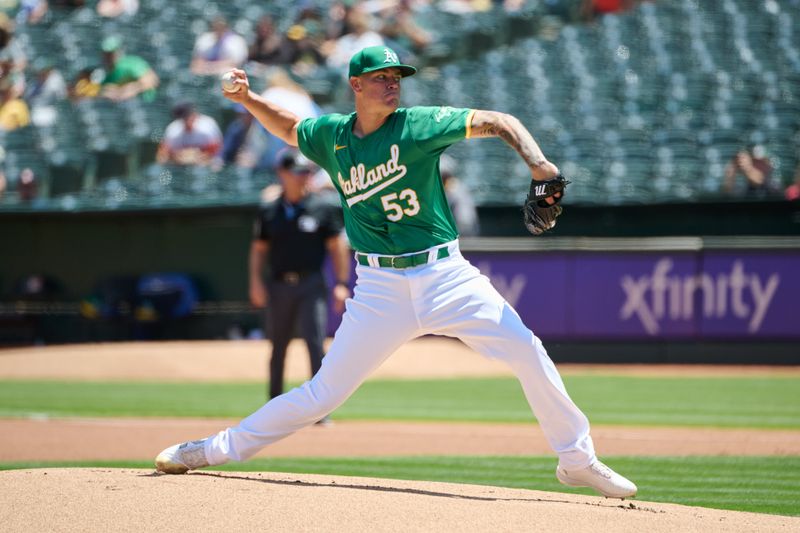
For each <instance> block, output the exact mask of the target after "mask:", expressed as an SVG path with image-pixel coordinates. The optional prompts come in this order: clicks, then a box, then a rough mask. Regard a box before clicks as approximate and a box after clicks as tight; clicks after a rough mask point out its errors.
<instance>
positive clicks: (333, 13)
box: [325, 1, 353, 41]
mask: <svg viewBox="0 0 800 533" xmlns="http://www.w3.org/2000/svg"><path fill="white" fill-rule="evenodd" d="M352 7H353V2H351V1H336V2H331V4H330V6H328V16H327V17H326V18H325V39H326V40H328V41H335V40H336V39H338V38H339V37H342V36H344V35H347V34H348V33H350V27H349V26H348V24H347V16H348V14H349V13H350V10H351V9H352Z"/></svg>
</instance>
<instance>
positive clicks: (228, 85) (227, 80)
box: [220, 71, 242, 93]
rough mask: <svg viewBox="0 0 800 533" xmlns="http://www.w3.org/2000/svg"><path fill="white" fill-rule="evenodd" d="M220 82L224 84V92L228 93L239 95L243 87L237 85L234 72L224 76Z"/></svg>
mask: <svg viewBox="0 0 800 533" xmlns="http://www.w3.org/2000/svg"><path fill="white" fill-rule="evenodd" d="M220 81H221V83H222V90H223V91H225V92H228V93H238V92H239V91H240V90H241V88H242V86H241V85H239V84H238V83H235V81H236V76H234V75H233V72H232V71H231V72H226V73H225V74H223V75H222V79H221V80H220Z"/></svg>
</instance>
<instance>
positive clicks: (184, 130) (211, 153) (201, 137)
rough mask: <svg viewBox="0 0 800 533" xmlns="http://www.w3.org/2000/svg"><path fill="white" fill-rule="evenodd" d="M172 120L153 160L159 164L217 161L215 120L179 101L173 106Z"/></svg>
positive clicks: (209, 163) (219, 134)
mask: <svg viewBox="0 0 800 533" xmlns="http://www.w3.org/2000/svg"><path fill="white" fill-rule="evenodd" d="M172 116H173V117H174V119H175V120H173V121H172V122H171V123H170V124H169V126H167V129H166V131H165V132H164V139H163V140H162V141H161V144H160V145H159V147H158V152H157V154H156V160H157V161H158V162H159V163H162V164H170V163H171V164H175V165H185V166H188V165H199V166H212V165H213V166H216V165H218V164H219V163H220V160H219V153H220V149H221V148H222V132H221V131H220V129H219V126H218V125H217V122H216V121H215V120H214V119H213V118H211V117H209V116H207V115H202V114H200V113H198V112H197V111H196V110H195V108H194V106H193V105H192V104H191V103H188V102H182V103H180V104H178V105H176V106H175V107H174V108H173V109H172Z"/></svg>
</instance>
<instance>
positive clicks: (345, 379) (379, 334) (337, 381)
mask: <svg viewBox="0 0 800 533" xmlns="http://www.w3.org/2000/svg"><path fill="white" fill-rule="evenodd" d="M447 246H448V248H449V251H450V256H449V257H446V258H444V259H440V260H438V261H434V262H432V263H428V264H427V265H423V266H419V267H414V268H409V269H404V270H399V269H398V270H396V269H391V268H381V267H368V266H362V265H358V266H357V267H356V273H357V276H358V279H357V283H356V287H355V291H354V295H353V298H352V299H351V300H348V302H347V304H346V312H345V314H344V316H343V317H342V323H341V325H340V327H339V329H338V330H337V331H336V334H335V336H334V339H333V343H332V344H331V347H330V350H329V351H328V353H327V354H326V355H325V357H324V358H323V360H322V368H321V369H320V370H319V372H317V374H316V375H315V376H314V377H313V378H312V379H311V380H309V381H307V382H306V383H304V384H303V385H301V386H299V387H297V388H295V389H293V390H291V391H289V392H287V393H285V394H283V395H281V396H278V397H276V398H273V399H272V400H270V401H269V402H268V403H266V404H265V405H264V406H263V407H261V408H260V409H259V410H257V411H256V412H255V413H253V414H251V415H250V416H248V417H247V418H245V419H244V420H242V422H241V423H240V424H239V425H238V426H236V427H232V428H228V429H226V430H224V431H221V432H219V433H218V434H217V435H215V436H213V437H211V438H209V439H208V440H207V441H206V445H205V452H206V457H207V459H208V462H209V463H210V464H211V465H216V464H222V463H226V462H228V461H231V460H233V461H242V460H245V459H248V458H249V457H251V456H253V455H254V454H255V453H256V452H258V451H259V450H260V449H261V448H263V447H264V446H267V445H268V444H271V443H273V442H276V441H278V440H280V439H282V438H284V437H286V436H288V435H290V434H292V433H293V432H295V431H297V430H299V429H302V428H303V427H306V426H308V425H311V424H313V423H315V422H316V421H318V420H319V419H320V418H322V417H323V416H325V415H327V414H328V413H330V412H332V411H333V410H335V409H336V408H337V407H339V406H340V405H341V404H342V403H344V402H345V400H347V398H348V397H350V395H351V394H353V392H355V390H356V389H357V388H358V387H359V385H361V383H362V382H363V381H364V380H365V379H366V378H367V377H368V376H369V375H370V374H371V373H372V372H373V371H374V370H375V369H377V368H378V367H379V366H380V365H381V363H383V362H384V361H385V360H386V359H387V358H388V357H389V356H390V355H391V354H392V353H393V352H394V351H395V350H396V349H397V348H399V347H400V346H401V345H402V344H403V343H405V342H407V341H409V340H411V339H414V338H416V337H419V336H421V335H426V334H439V335H445V336H448V337H457V338H459V339H461V340H462V341H463V342H464V343H465V344H466V345H467V346H469V347H471V348H473V349H474V350H476V351H478V352H479V353H482V354H483V355H486V356H488V357H492V358H497V359H500V360H502V361H505V362H506V363H508V364H509V365H510V367H511V368H512V370H513V371H514V373H515V374H516V376H517V378H518V379H519V381H520V383H521V384H522V388H523V390H524V392H525V397H526V398H527V400H528V403H529V404H530V406H531V409H532V410H533V413H534V415H535V416H536V418H537V420H538V421H539V424H540V426H541V428H542V430H543V432H544V434H545V437H546V438H547V440H548V442H549V444H550V446H551V447H552V448H553V450H554V451H555V453H556V454H557V455H558V458H559V464H560V465H561V466H563V467H564V468H567V469H574V468H583V467H586V466H588V465H589V464H591V463H592V462H593V461H594V459H595V452H594V446H593V444H592V439H591V437H590V436H589V422H588V420H587V419H586V417H585V416H584V414H583V413H582V412H581V411H580V409H578V407H577V406H576V405H575V404H574V403H573V402H572V400H571V399H570V397H569V395H568V394H567V392H566V390H565V388H564V383H563V382H562V380H561V376H560V375H559V374H558V371H557V370H556V368H555V365H554V364H553V362H552V361H551V360H550V357H549V356H548V355H547V351H546V350H545V349H544V346H542V343H541V341H540V340H539V339H538V338H537V337H536V336H535V335H534V334H533V333H532V332H531V331H530V330H529V329H528V328H527V327H526V326H525V325H524V324H523V323H522V320H521V319H520V317H519V315H518V314H517V312H516V311H515V310H514V309H513V308H512V307H511V306H510V305H509V304H508V302H506V301H505V300H504V299H503V297H502V296H500V294H499V293H498V292H497V291H496V290H495V289H494V287H493V286H492V285H491V283H490V282H489V279H488V278H486V277H485V276H483V275H482V274H481V273H480V271H478V269H477V268H475V267H473V266H472V265H471V264H470V263H469V262H468V261H467V260H466V259H464V258H463V257H462V255H461V253H460V252H459V250H458V241H453V242H451V243H449V244H447ZM432 257H435V256H432Z"/></svg>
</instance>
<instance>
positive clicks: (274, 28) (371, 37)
mask: <svg viewBox="0 0 800 533" xmlns="http://www.w3.org/2000/svg"><path fill="white" fill-rule="evenodd" d="M640 1H642V0H579V1H577V2H564V4H569V5H577V6H578V8H579V16H580V18H582V19H583V20H586V21H592V20H595V19H597V18H600V17H603V16H604V15H607V14H609V13H615V12H619V11H622V10H625V9H630V8H632V7H633V6H635V4H637V3H639V2H640ZM527 3H528V2H527V1H526V0H441V1H436V0H335V1H333V2H330V3H326V4H325V5H326V6H327V7H326V8H324V9H323V8H320V7H319V6H318V5H316V4H315V3H314V2H311V1H308V0H306V1H303V2H300V3H298V9H296V16H295V17H294V19H293V20H291V21H288V24H287V21H286V20H276V19H274V18H273V17H271V16H269V15H264V16H262V17H261V18H260V19H258V20H257V21H253V22H254V24H253V31H252V32H251V34H249V35H241V34H239V33H237V31H236V30H235V29H234V28H233V27H232V25H231V21H228V20H226V18H225V17H224V16H222V15H221V14H219V13H216V14H214V15H213V16H211V17H210V18H209V19H208V20H206V21H204V22H205V23H206V25H207V27H206V30H205V31H202V32H198V34H197V38H196V41H195V43H194V46H193V49H192V52H191V57H187V58H185V60H186V63H187V64H188V65H189V69H190V71H191V73H192V74H193V75H195V76H199V77H217V76H219V75H220V74H221V73H223V72H226V71H228V70H230V69H231V68H235V67H242V68H246V69H247V70H248V73H249V75H250V76H251V78H259V79H263V80H265V86H266V89H265V92H264V93H263V94H264V96H265V97H267V98H269V99H271V100H274V101H276V102H278V103H280V104H281V105H283V106H284V107H286V108H288V109H290V110H292V111H293V112H295V113H296V114H297V115H298V116H301V117H315V116H318V115H319V114H320V113H321V112H322V111H321V109H320V106H319V105H318V103H317V102H315V101H314V98H313V97H312V95H311V94H309V92H308V91H307V90H305V89H304V87H303V85H302V83H301V80H302V79H304V78H305V77H307V76H309V75H312V74H313V73H314V72H315V71H317V70H318V69H328V68H333V69H336V70H337V71H340V72H343V73H344V72H345V71H346V68H345V66H346V64H347V62H348V61H349V58H350V57H351V55H352V54H353V53H355V52H356V51H358V50H360V49H361V48H363V47H366V46H372V45H381V44H386V45H388V46H390V47H392V48H393V49H395V50H397V51H398V52H400V55H401V56H402V58H403V60H404V61H406V62H410V63H412V64H413V63H416V62H417V61H418V60H419V59H420V58H422V57H424V55H425V53H426V50H427V49H428V48H429V47H431V46H433V45H435V44H436V43H437V40H438V39H439V38H440V36H439V35H438V34H437V32H436V31H435V28H429V27H426V24H425V22H426V20H425V14H426V13H427V12H429V10H430V9H437V10H441V11H447V12H450V13H459V14H463V13H471V12H479V11H487V10H491V9H502V10H505V11H507V12H514V11H517V10H520V9H522V8H524V7H525V5H526V4H527ZM546 3H548V4H558V3H559V2H558V1H555V0H551V1H549V2H546ZM54 8H58V9H59V10H63V9H75V8H83V9H93V10H95V11H96V14H97V15H98V16H100V17H105V18H109V19H111V18H114V19H118V20H119V21H120V23H125V21H126V20H134V19H135V17H136V16H137V12H138V10H139V1H138V0H97V1H95V2H88V3H85V2H84V1H82V0H5V1H4V2H2V3H0V134H2V132H4V131H12V130H16V129H19V128H24V127H25V126H28V125H30V124H33V125H36V126H42V125H44V126H46V125H48V122H52V121H54V120H55V117H56V116H57V115H56V113H54V112H52V107H53V106H54V105H56V103H57V102H59V101H61V100H67V99H69V100H72V101H79V100H83V99H95V98H99V99H106V100H111V101H115V102H122V101H125V100H130V99H134V98H135V99H140V100H141V101H143V102H151V101H153V100H154V99H156V97H157V95H158V91H159V86H160V84H161V79H160V77H159V73H158V72H157V69H156V68H154V66H153V65H151V64H149V63H148V62H147V61H146V60H145V59H144V58H142V57H139V56H137V55H135V54H131V53H128V52H127V51H126V43H125V42H124V41H123V39H122V37H121V36H119V35H107V36H106V37H105V38H104V39H103V40H102V41H101V42H99V43H98V52H99V54H100V56H101V57H102V64H99V65H96V66H89V67H87V68H84V69H82V70H81V71H80V72H78V74H77V75H76V76H75V77H74V79H65V77H64V75H63V74H62V72H61V71H60V70H59V68H58V65H56V64H53V62H52V61H49V60H47V59H46V58H31V57H28V55H27V53H26V50H25V49H24V47H23V46H22V45H21V44H20V42H19V40H18V39H16V38H15V32H16V30H17V28H20V27H22V26H25V25H36V24H41V23H43V22H46V21H48V20H50V21H52V17H54V16H56V15H54V12H55V10H54ZM166 74H167V73H162V75H166ZM197 107H198V102H191V101H182V102H179V103H177V104H176V105H174V107H173V109H172V117H171V118H172V121H171V122H169V117H165V123H164V124H163V128H164V135H163V137H162V138H161V139H160V140H159V146H158V148H157V153H156V156H155V159H156V160H155V161H154V164H157V165H177V166H202V167H209V168H211V169H214V170H219V169H221V168H223V167H226V166H233V167H236V168H237V169H242V170H246V171H249V172H254V173H261V172H264V171H267V170H272V169H273V168H274V165H275V157H276V154H278V153H279V152H280V151H281V150H282V149H283V148H284V147H285V145H284V144H283V143H282V141H280V140H279V139H277V138H275V137H274V136H272V135H270V134H269V133H268V132H267V131H266V130H264V128H263V127H261V126H260V124H258V123H257V122H254V121H253V120H252V117H251V116H250V115H249V114H248V113H247V112H245V111H244V110H243V109H241V108H235V109H232V110H230V111H231V112H230V113H229V114H227V115H226V116H229V117H230V120H229V121H228V122H227V123H225V124H222V123H218V122H217V120H215V118H213V117H212V116H211V115H213V114H214V113H210V112H209V111H210V110H202V109H197ZM204 111H205V112H204ZM756 151H757V152H758V153H756V152H754V151H753V149H752V147H751V148H748V149H743V150H742V151H741V152H740V153H739V154H737V156H736V157H735V158H734V160H732V161H731V162H730V163H729V165H728V167H727V169H726V173H725V181H724V184H723V188H722V191H721V192H722V193H726V194H729V195H732V196H743V195H753V194H758V195H761V196H770V195H776V194H779V193H780V192H782V191H780V190H779V189H780V184H779V183H775V182H774V180H772V178H771V175H772V166H771V164H770V162H769V155H768V153H767V151H766V150H765V149H764V147H763V146H759V147H756ZM1 155H2V154H0V156H1ZM796 174H797V176H798V178H797V180H796V183H794V184H793V185H792V186H791V187H790V188H789V189H787V190H786V191H785V195H786V197H787V198H789V199H797V198H798V197H800V192H798V191H800V167H798V170H797V173H796ZM8 178H9V177H7V176H4V175H3V173H2V166H1V165H0V195H2V192H3V189H4V188H5V187H6V184H7V179H8ZM12 179H14V180H15V183H17V184H18V189H19V190H20V191H22V190H23V188H21V187H22V179H21V175H20V176H15V177H12ZM27 179H29V180H33V181H35V176H34V177H31V176H27ZM29 189H31V190H33V191H34V193H33V194H34V195H35V187H29ZM454 190H455V188H454ZM459 194H460V195H461V196H464V192H463V191H461V192H460V193H459ZM25 196H26V197H28V196H30V193H25ZM20 197H22V194H21V195H20Z"/></svg>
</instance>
